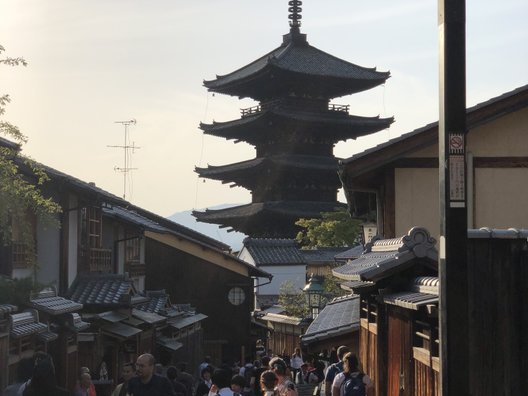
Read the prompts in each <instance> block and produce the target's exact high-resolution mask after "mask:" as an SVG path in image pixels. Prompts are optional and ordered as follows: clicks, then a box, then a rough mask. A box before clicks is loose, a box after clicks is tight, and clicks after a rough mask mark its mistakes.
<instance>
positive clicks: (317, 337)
mask: <svg viewBox="0 0 528 396" xmlns="http://www.w3.org/2000/svg"><path fill="white" fill-rule="evenodd" d="M359 303H360V299H359V296H356V295H349V296H345V297H338V298H335V299H333V300H332V301H331V302H329V303H328V304H327V305H326V306H325V307H324V308H323V310H322V311H321V312H320V313H319V315H318V316H317V317H316V318H315V319H314V321H313V322H312V323H311V324H310V326H309V327H308V329H307V330H306V333H305V334H304V335H303V336H302V337H301V340H302V342H303V343H306V344H309V343H312V342H315V341H321V340H326V339H328V338H332V337H336V336H339V335H342V334H345V333H350V332H352V331H355V330H357V329H358V328H359Z"/></svg>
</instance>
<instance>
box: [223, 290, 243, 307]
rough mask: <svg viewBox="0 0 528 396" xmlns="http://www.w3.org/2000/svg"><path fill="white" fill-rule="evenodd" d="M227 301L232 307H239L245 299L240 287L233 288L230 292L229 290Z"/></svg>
mask: <svg viewBox="0 0 528 396" xmlns="http://www.w3.org/2000/svg"><path fill="white" fill-rule="evenodd" d="M227 299H228V300H229V302H230V303H231V304H233V305H240V304H242V303H243V302H244V300H245V299H246V293H244V290H242V289H241V288H240V287H233V288H232V289H231V290H229V294H228V295H227Z"/></svg>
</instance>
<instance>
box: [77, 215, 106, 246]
mask: <svg viewBox="0 0 528 396" xmlns="http://www.w3.org/2000/svg"><path fill="white" fill-rule="evenodd" d="M102 230H103V220H102V211H101V208H97V207H94V206H88V207H85V208H82V209H81V244H82V245H83V246H85V247H92V248H100V247H101V245H102Z"/></svg>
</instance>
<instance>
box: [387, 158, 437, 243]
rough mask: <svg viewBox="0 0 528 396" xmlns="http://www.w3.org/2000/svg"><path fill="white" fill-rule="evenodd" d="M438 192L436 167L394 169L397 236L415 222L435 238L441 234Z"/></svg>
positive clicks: (406, 230) (404, 232)
mask: <svg viewBox="0 0 528 396" xmlns="http://www.w3.org/2000/svg"><path fill="white" fill-rule="evenodd" d="M438 194H439V193H438V169H433V168H398V169H396V170H395V209H396V216H395V217H396V230H395V232H396V236H401V235H404V234H407V232H408V231H409V230H410V229H411V228H412V227H414V226H421V227H425V228H426V229H427V230H428V231H429V232H430V233H431V235H432V236H433V237H434V238H436V239H437V240H438V236H439V234H440V221H439V217H440V207H439V199H438V198H439V197H438Z"/></svg>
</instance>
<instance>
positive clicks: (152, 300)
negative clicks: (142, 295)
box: [135, 290, 195, 317]
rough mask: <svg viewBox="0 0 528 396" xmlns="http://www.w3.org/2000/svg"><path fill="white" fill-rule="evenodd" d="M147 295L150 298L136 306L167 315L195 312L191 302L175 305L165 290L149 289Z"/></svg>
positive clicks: (143, 309)
mask: <svg viewBox="0 0 528 396" xmlns="http://www.w3.org/2000/svg"><path fill="white" fill-rule="evenodd" d="M146 297H147V298H148V299H149V300H148V301H147V302H145V303H143V304H139V305H138V306H136V307H135V308H136V309H137V310H140V311H144V312H151V313H155V314H158V315H162V316H165V317H173V316H177V315H180V314H181V313H182V312H194V311H195V310H194V308H192V307H191V306H190V304H178V305H173V304H171V302H170V297H169V295H168V294H167V293H165V290H147V292H146Z"/></svg>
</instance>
